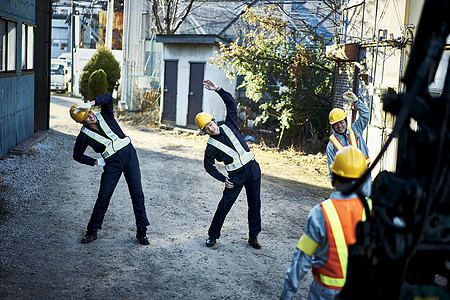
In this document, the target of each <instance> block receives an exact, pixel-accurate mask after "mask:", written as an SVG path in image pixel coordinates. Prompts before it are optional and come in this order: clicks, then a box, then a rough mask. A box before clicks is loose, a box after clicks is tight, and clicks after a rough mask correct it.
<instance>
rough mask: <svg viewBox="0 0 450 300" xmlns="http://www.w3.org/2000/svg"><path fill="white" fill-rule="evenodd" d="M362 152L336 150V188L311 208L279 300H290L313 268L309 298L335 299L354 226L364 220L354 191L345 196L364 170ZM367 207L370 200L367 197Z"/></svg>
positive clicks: (343, 272)
mask: <svg viewBox="0 0 450 300" xmlns="http://www.w3.org/2000/svg"><path fill="white" fill-rule="evenodd" d="M365 160H366V158H365V156H364V154H363V153H362V152H361V151H360V150H359V149H357V148H355V147H352V146H347V147H344V148H342V149H341V150H339V151H338V152H337V154H336V157H335V159H334V161H333V164H332V165H331V171H332V184H333V186H334V187H335V191H334V192H332V193H331V195H330V199H328V200H325V201H324V202H322V203H320V204H318V205H316V206H314V207H313V209H312V210H311V212H310V213H309V215H308V219H307V220H306V226H305V232H304V234H303V235H302V237H301V238H300V240H299V242H298V244H297V247H296V249H295V250H294V254H293V257H292V263H291V266H290V267H289V268H288V269H287V272H286V277H285V280H284V286H283V291H282V292H281V296H280V298H281V299H283V300H284V299H291V298H292V297H293V296H294V294H295V293H296V292H297V290H298V287H299V285H300V281H301V280H302V279H303V277H304V276H305V275H306V273H307V272H308V270H309V269H310V268H312V273H313V277H314V281H313V282H312V284H311V287H310V289H309V297H308V299H311V300H319V299H320V300H328V299H330V300H331V299H334V298H335V296H336V295H337V294H339V292H340V290H341V289H342V287H343V286H344V283H345V278H346V273H347V262H348V246H349V245H350V244H353V243H355V242H356V236H355V228H356V224H357V223H358V222H359V221H364V220H365V219H366V214H365V211H364V208H363V204H362V202H361V200H360V199H359V198H358V196H357V194H356V193H352V194H349V195H347V196H344V195H343V194H342V193H341V190H342V187H343V185H345V184H349V183H353V181H355V180H356V179H358V178H359V177H361V175H362V174H363V173H364V171H365V170H366V163H365ZM367 200H368V204H369V208H371V201H370V200H369V199H368V198H367Z"/></svg>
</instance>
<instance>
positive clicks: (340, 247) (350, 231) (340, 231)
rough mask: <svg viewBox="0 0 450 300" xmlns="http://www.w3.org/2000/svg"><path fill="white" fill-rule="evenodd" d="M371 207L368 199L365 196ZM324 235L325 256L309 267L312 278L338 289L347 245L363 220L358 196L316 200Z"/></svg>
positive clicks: (344, 271) (345, 269) (344, 274)
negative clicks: (325, 240) (324, 230)
mask: <svg viewBox="0 0 450 300" xmlns="http://www.w3.org/2000/svg"><path fill="white" fill-rule="evenodd" d="M366 199H367V200H368V204H369V208H370V210H371V207H372V201H371V200H370V199H368V198H366ZM320 206H321V208H322V212H323V215H324V217H325V225H326V230H327V238H328V245H329V246H328V258H327V261H326V263H325V264H324V265H323V266H322V267H320V268H315V267H312V273H313V277H314V279H315V280H316V281H317V282H318V283H319V284H320V285H322V286H324V287H326V288H329V289H333V290H341V289H342V287H343V286H344V284H345V278H346V274H347V263H348V245H350V244H353V243H355V242H356V236H355V228H356V224H357V223H358V222H359V221H365V220H366V214H365V211H364V207H363V205H362V203H361V201H360V200H359V198H357V197H356V198H353V199H328V200H325V201H324V202H322V203H320Z"/></svg>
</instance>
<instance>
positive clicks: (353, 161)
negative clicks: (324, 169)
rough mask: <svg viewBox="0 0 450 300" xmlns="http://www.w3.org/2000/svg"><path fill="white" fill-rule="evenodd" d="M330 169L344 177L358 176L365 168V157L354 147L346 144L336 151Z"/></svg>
mask: <svg viewBox="0 0 450 300" xmlns="http://www.w3.org/2000/svg"><path fill="white" fill-rule="evenodd" d="M330 169H331V171H332V172H333V173H335V174H336V175H339V176H341V177H346V178H359V177H361V175H362V174H363V173H364V171H365V170H366V158H365V157H364V154H363V153H362V152H361V150H359V149H358V148H356V147H352V146H347V147H344V148H342V149H341V150H339V151H338V152H337V153H336V156H335V157H334V161H333V164H332V165H331V167H330Z"/></svg>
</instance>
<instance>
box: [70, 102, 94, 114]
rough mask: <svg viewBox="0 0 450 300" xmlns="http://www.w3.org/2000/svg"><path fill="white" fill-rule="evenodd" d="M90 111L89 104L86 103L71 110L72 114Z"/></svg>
mask: <svg viewBox="0 0 450 300" xmlns="http://www.w3.org/2000/svg"><path fill="white" fill-rule="evenodd" d="M90 109H91V104H90V103H89V102H87V103H84V104H81V105H78V106H76V107H75V108H74V110H73V113H74V114H77V113H80V112H82V111H89V110H90Z"/></svg>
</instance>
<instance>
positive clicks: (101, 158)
mask: <svg viewBox="0 0 450 300" xmlns="http://www.w3.org/2000/svg"><path fill="white" fill-rule="evenodd" d="M105 165H106V163H105V160H104V159H103V157H100V158H99V159H97V166H100V167H104V166H105Z"/></svg>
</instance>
